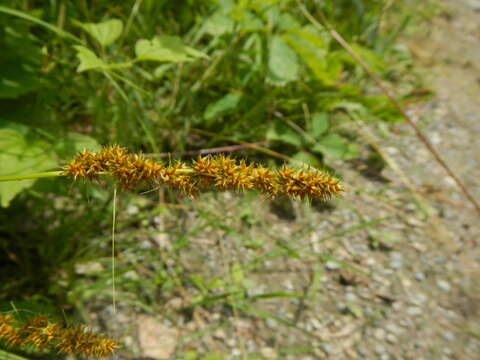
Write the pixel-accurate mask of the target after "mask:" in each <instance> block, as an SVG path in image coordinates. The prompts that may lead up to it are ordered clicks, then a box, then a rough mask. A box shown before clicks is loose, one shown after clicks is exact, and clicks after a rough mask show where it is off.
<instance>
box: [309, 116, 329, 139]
mask: <svg viewBox="0 0 480 360" xmlns="http://www.w3.org/2000/svg"><path fill="white" fill-rule="evenodd" d="M311 124H312V125H311V127H312V128H311V133H312V136H313V137H314V138H318V137H319V136H320V135H323V134H324V133H325V131H327V129H328V115H327V113H324V112H321V113H318V112H317V113H314V114H313V115H312V123H311Z"/></svg>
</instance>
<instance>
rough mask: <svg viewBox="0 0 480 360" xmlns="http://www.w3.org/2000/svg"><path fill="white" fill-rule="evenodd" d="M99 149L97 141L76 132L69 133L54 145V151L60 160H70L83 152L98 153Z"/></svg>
mask: <svg viewBox="0 0 480 360" xmlns="http://www.w3.org/2000/svg"><path fill="white" fill-rule="evenodd" d="M100 148H101V146H100V144H99V143H98V142H97V140H95V139H94V138H92V137H90V136H88V135H84V134H80V133H77V132H69V133H68V134H67V136H66V137H65V138H62V139H61V140H60V142H59V143H58V144H57V145H56V151H57V153H58V154H59V155H60V156H61V157H62V158H70V157H72V156H74V155H75V154H77V153H79V152H80V151H83V150H90V151H98V150H100Z"/></svg>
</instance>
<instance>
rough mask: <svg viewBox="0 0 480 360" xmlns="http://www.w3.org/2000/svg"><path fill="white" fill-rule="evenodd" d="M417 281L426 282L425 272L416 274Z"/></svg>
mask: <svg viewBox="0 0 480 360" xmlns="http://www.w3.org/2000/svg"><path fill="white" fill-rule="evenodd" d="M415 279H416V280H417V281H423V280H425V274H424V273H423V272H420V271H419V272H417V273H415Z"/></svg>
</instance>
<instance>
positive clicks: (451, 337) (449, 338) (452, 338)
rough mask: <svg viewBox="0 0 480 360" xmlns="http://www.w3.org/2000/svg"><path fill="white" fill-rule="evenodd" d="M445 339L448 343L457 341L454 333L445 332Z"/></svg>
mask: <svg viewBox="0 0 480 360" xmlns="http://www.w3.org/2000/svg"><path fill="white" fill-rule="evenodd" d="M443 338H444V339H445V340H447V341H450V342H453V341H455V339H456V337H455V334H454V333H452V332H451V331H445V332H444V333H443Z"/></svg>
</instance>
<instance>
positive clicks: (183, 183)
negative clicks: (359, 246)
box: [64, 145, 345, 200]
mask: <svg viewBox="0 0 480 360" xmlns="http://www.w3.org/2000/svg"><path fill="white" fill-rule="evenodd" d="M64 174H65V175H68V176H71V177H73V178H74V179H77V178H81V177H84V178H88V179H96V178H98V176H99V175H102V174H111V175H113V176H114V177H115V178H116V179H117V181H118V183H119V185H120V186H121V187H122V188H124V189H133V188H134V187H135V186H137V185H138V184H145V183H157V184H167V185H169V186H172V187H175V188H177V189H179V190H180V191H181V192H182V193H183V194H185V195H189V196H194V195H196V194H197V193H198V192H199V191H200V189H202V188H208V187H211V186H214V187H216V188H218V189H220V190H236V191H245V190H250V189H256V190H258V191H260V192H262V193H265V194H267V195H268V196H269V197H275V196H277V195H280V194H285V195H288V196H292V197H299V198H302V199H303V198H305V197H309V198H319V199H322V200H325V199H329V198H330V197H332V196H335V195H338V194H340V192H342V191H344V190H345V189H344V187H343V186H342V185H341V184H340V181H339V180H338V179H335V178H334V177H332V176H330V175H328V174H325V173H322V172H320V171H317V170H314V169H311V168H309V169H303V170H294V169H292V168H290V167H288V166H283V167H282V168H281V169H280V170H271V169H268V168H265V167H263V166H261V165H260V166H259V165H255V164H253V163H252V164H247V163H246V162H245V160H241V161H239V162H238V161H236V160H234V159H232V158H230V157H228V156H225V155H216V156H211V155H208V156H205V157H199V158H198V159H196V160H195V161H193V162H192V164H191V165H190V166H187V165H186V164H185V163H183V162H180V161H177V162H176V163H174V164H173V165H170V166H165V165H164V164H162V163H159V162H155V161H153V160H150V159H147V158H145V157H144V156H143V155H141V154H132V153H129V152H128V150H127V149H126V148H122V147H120V146H118V145H113V146H106V147H104V148H103V149H102V150H101V151H100V152H98V153H92V152H89V151H83V152H81V153H79V154H78V155H77V156H75V158H74V159H73V160H72V161H71V162H70V163H69V164H67V165H66V166H65V167H64Z"/></svg>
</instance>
